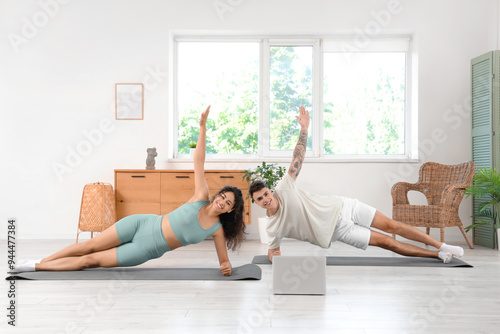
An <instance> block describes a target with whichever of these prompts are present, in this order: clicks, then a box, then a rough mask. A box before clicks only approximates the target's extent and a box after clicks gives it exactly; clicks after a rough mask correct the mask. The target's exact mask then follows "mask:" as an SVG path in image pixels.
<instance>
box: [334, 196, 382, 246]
mask: <svg viewBox="0 0 500 334" xmlns="http://www.w3.org/2000/svg"><path fill="white" fill-rule="evenodd" d="M342 199H343V200H344V204H343V206H342V210H341V211H340V215H339V220H338V221H337V225H336V226H335V231H333V236H332V242H334V241H337V240H338V241H342V242H343V243H346V244H348V245H351V246H354V247H356V248H361V249H366V248H367V247H368V244H369V243H370V235H371V230H370V226H371V225H372V222H373V218H374V217H375V211H377V210H376V209H375V208H373V207H371V206H369V205H366V204H364V203H361V202H360V201H358V200H357V199H353V198H347V197H343V198H342Z"/></svg>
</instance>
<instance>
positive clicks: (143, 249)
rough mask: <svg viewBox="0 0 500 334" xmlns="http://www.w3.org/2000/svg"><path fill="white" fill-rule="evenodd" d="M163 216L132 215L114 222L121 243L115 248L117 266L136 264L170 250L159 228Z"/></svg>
mask: <svg viewBox="0 0 500 334" xmlns="http://www.w3.org/2000/svg"><path fill="white" fill-rule="evenodd" d="M162 219H163V216H158V215H132V216H128V217H125V218H123V219H120V220H119V221H117V222H116V223H115V227H116V232H117V233H118V238H119V239H120V242H121V243H122V244H121V245H120V246H118V247H117V248H116V257H117V259H118V266H119V267H131V266H137V265H139V264H141V263H144V262H146V261H148V260H151V259H156V258H159V257H160V256H162V255H163V254H165V253H166V252H168V251H169V250H170V247H168V244H167V241H166V240H165V237H164V236H163V231H162V230H161V221H162Z"/></svg>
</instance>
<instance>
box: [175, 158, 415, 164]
mask: <svg viewBox="0 0 500 334" xmlns="http://www.w3.org/2000/svg"><path fill="white" fill-rule="evenodd" d="M291 160H292V158H291V157H286V158H284V157H283V158H279V157H261V158H253V157H252V158H246V159H244V158H220V159H211V158H207V159H206V160H205V163H207V164H210V163H261V162H262V161H265V162H267V163H290V162H291ZM167 162H168V163H179V164H182V163H190V164H192V163H193V160H192V159H191V158H170V159H168V160H167ZM420 162H421V161H420V159H410V158H378V157H377V158H323V157H321V158H319V157H306V158H305V160H304V163H420Z"/></svg>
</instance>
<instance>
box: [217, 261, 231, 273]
mask: <svg viewBox="0 0 500 334" xmlns="http://www.w3.org/2000/svg"><path fill="white" fill-rule="evenodd" d="M220 271H221V272H222V275H224V276H231V272H232V267H231V263H230V262H223V263H222V264H221V265H220Z"/></svg>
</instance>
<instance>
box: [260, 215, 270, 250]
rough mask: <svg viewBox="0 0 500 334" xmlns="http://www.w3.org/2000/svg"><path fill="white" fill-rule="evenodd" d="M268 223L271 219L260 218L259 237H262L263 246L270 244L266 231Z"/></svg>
mask: <svg viewBox="0 0 500 334" xmlns="http://www.w3.org/2000/svg"><path fill="white" fill-rule="evenodd" d="M268 221H269V218H267V217H259V236H260V242H261V243H263V244H268V243H269V237H268V235H267V231H266V228H267V222H268Z"/></svg>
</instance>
